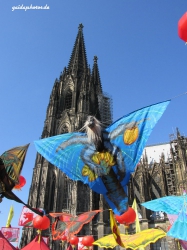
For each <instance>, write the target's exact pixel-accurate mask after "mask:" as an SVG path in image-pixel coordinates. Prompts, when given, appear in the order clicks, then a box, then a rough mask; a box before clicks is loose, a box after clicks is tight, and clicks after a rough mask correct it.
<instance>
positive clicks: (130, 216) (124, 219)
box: [115, 207, 136, 225]
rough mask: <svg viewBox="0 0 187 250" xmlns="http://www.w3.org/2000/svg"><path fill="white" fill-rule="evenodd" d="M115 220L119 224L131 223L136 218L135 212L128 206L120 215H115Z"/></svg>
mask: <svg viewBox="0 0 187 250" xmlns="http://www.w3.org/2000/svg"><path fill="white" fill-rule="evenodd" d="M115 217H116V220H117V221H118V222H119V223H120V224H127V225H129V224H132V223H133V222H134V221H135V220H136V212H135V211H134V209H132V208H131V207H129V208H128V210H127V211H126V212H125V213H124V214H122V215H115Z"/></svg>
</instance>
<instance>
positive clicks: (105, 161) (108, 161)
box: [82, 151, 116, 181]
mask: <svg viewBox="0 0 187 250" xmlns="http://www.w3.org/2000/svg"><path fill="white" fill-rule="evenodd" d="M92 161H93V162H94V163H96V164H97V165H100V167H101V168H102V171H103V172H104V173H105V174H106V175H107V174H108V173H109V172H110V169H111V167H112V166H114V165H115V164H116V161H115V159H114V156H113V155H112V154H110V153H109V152H108V151H107V152H101V153H100V152H97V153H96V154H94V155H93V156H92ZM82 175H83V176H88V177H89V181H95V179H97V178H98V176H97V175H96V174H95V173H94V171H93V170H91V169H90V167H88V166H87V165H85V166H84V167H83V169H82Z"/></svg>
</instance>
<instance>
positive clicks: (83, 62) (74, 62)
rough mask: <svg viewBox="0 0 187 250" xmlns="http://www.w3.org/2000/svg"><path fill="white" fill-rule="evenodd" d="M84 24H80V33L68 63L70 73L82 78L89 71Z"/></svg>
mask: <svg viewBox="0 0 187 250" xmlns="http://www.w3.org/2000/svg"><path fill="white" fill-rule="evenodd" d="M83 27H84V26H83V25H82V23H81V24H79V27H78V34H77V37H76V40H75V44H74V47H73V51H72V54H71V57H70V61H69V65H68V73H69V74H71V75H74V76H78V78H80V77H81V76H82V75H83V74H84V73H86V72H87V71H88V63H87V56H86V48H85V43H84V35H83Z"/></svg>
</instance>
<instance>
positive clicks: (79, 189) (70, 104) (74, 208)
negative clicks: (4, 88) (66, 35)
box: [20, 24, 112, 250]
mask: <svg viewBox="0 0 187 250" xmlns="http://www.w3.org/2000/svg"><path fill="white" fill-rule="evenodd" d="M88 115H94V116H96V117H97V118H98V119H99V120H101V121H102V122H103V124H105V125H108V124H110V123H111V122H112V101H111V98H110V97H109V96H107V95H106V94H104V93H103V91H102V85H101V80H100V74H99V69H98V64H97V57H96V56H94V63H93V69H92V71H91V70H90V68H89V66H88V62H87V56H86V48H85V43H84V36H83V25H82V24H80V25H79V27H78V34H77V37H76V40H75V44H74V47H73V51H72V54H71V57H70V60H69V64H68V67H67V68H66V67H65V68H64V70H63V72H62V73H61V75H60V77H59V79H56V80H55V82H54V86H53V89H52V92H51V95H50V99H49V104H48V107H47V112H46V119H45V122H44V128H43V132H42V136H41V138H46V137H50V136H55V135H58V134H63V133H68V132H73V131H78V130H79V129H80V128H81V127H82V126H83V125H84V122H85V120H86V118H87V116H88ZM99 201H100V195H98V194H96V193H93V192H92V191H91V190H90V189H89V187H88V186H87V185H84V184H82V183H81V182H75V181H72V180H70V179H69V178H68V177H67V176H66V175H65V174H64V173H62V172H61V171H60V170H59V169H58V168H56V167H54V166H53V165H52V164H50V163H49V162H48V161H47V160H45V159H44V158H43V157H42V156H41V155H40V154H39V153H37V155H36V161H35V166H34V171H33V177H32V183H31V187H30V192H29V198H28V203H29V205H31V206H32V207H35V208H44V210H45V211H46V213H47V214H48V213H49V212H52V211H53V212H62V211H66V212H69V213H71V214H74V215H75V214H77V213H80V212H86V211H89V210H93V209H98V208H99ZM89 230H92V229H91V227H90V226H87V228H86V231H87V234H90V233H91V232H89ZM49 235H50V232H49V231H46V236H49ZM34 236H35V233H34V232H33V230H32V229H29V228H25V229H24V230H23V234H22V239H21V243H20V245H21V247H23V246H25V245H26V244H28V243H29V242H30V241H31V240H32V238H33V237H34ZM50 247H51V249H56V250H58V249H60V248H59V244H58V245H57V244H56V243H54V242H53V243H52V241H51V242H50Z"/></svg>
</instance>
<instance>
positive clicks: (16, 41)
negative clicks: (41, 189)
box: [0, 0, 187, 227]
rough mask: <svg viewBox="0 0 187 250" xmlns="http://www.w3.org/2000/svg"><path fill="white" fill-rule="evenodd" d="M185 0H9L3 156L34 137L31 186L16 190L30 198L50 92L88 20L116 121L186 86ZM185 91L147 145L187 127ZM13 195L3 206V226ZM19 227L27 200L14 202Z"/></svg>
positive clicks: (0, 81)
mask: <svg viewBox="0 0 187 250" xmlns="http://www.w3.org/2000/svg"><path fill="white" fill-rule="evenodd" d="M22 4H23V5H24V6H30V5H31V4H32V5H33V6H34V5H37V6H45V5H46V4H47V5H48V6H49V8H50V9H49V10H27V11H24V10H20V9H19V10H14V11H12V9H13V7H14V6H19V5H22ZM186 11H187V3H186V0H178V1H174V0H172V1H166V0H151V1H150V0H116V1H114V0H100V1H98V0H94V1H90V0H69V1H67V0H62V1H60V0H56V1H52V0H47V1H44V0H24V1H20V0H9V1H5V0H4V1H1V8H0V33H1V39H0V48H1V55H0V62H1V67H0V94H1V98H0V114H1V120H0V122H1V126H0V128H1V129H0V138H1V143H0V154H2V153H3V152H4V151H5V150H8V149H10V148H12V147H15V146H21V145H25V144H27V143H29V142H30V143H31V145H30V147H29V150H28V154H27V157H26V161H25V165H24V169H23V171H22V175H23V176H25V177H26V179H27V184H26V186H25V187H24V188H23V190H22V191H19V192H18V191H15V193H16V194H17V195H18V196H19V197H20V198H21V199H22V200H24V201H25V202H27V198H28V194H29V187H30V183H31V178H32V171H33V167H34V163H35V158H36V150H35V148H34V145H33V141H34V140H37V139H39V137H40V136H41V133H42V130H43V125H44V119H45V116H46V109H47V105H48V101H49V96H50V93H51V90H52V87H53V84H54V81H55V79H56V78H58V77H59V76H60V73H61V71H62V70H63V68H64V67H65V66H67V65H68V62H69V59H70V55H71V52H72V49H73V45H74V42H75V38H76V35H77V32H78V25H79V24H80V23H83V25H84V29H83V32H84V38H85V46H86V51H87V59H88V63H89V64H90V67H91V68H92V66H93V57H94V56H95V55H97V57H98V66H99V71H100V77H101V82H102V86H103V90H104V91H105V92H107V93H108V94H110V95H111V96H112V97H113V118H114V119H113V120H116V119H118V118H120V117H121V116H123V115H125V114H128V113H130V112H132V111H134V110H136V109H139V108H142V107H144V106H147V105H151V104H154V103H157V102H160V101H165V100H168V99H171V98H173V97H175V96H178V95H180V94H183V93H185V92H186V91H187V87H186V83H187V73H186V72H187V71H186V65H187V56H186V54H187V46H185V43H184V42H183V41H182V40H181V39H180V38H179V37H178V34H177V24H178V20H179V19H180V18H181V16H182V15H183V14H184V13H185V12H186ZM186 104H187V95H181V96H180V97H178V98H176V99H173V100H172V101H171V103H170V105H169V106H168V108H167V110H166V112H165V113H164V115H163V116H162V118H161V120H160V121H159V122H158V124H157V125H156V127H155V128H154V130H153V132H152V134H151V136H150V139H149V141H148V144H156V143H161V142H168V141H169V134H172V133H175V130H176V127H178V128H179V130H180V132H181V134H182V135H186V134H187V127H186V115H187V111H186ZM11 204H12V202H11V201H7V200H4V201H3V203H1V204H0V211H1V213H0V226H5V224H6V219H7V216H8V210H9V208H10V205H11ZM13 205H14V209H15V216H14V218H13V220H12V226H15V227H16V226H17V225H18V218H19V215H20V213H21V209H22V205H19V204H16V203H15V202H13Z"/></svg>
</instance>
